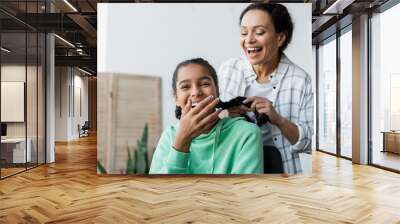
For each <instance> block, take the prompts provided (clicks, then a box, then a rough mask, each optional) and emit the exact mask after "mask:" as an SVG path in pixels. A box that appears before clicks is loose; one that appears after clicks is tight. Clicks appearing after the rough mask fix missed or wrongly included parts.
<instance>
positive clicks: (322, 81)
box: [318, 39, 336, 153]
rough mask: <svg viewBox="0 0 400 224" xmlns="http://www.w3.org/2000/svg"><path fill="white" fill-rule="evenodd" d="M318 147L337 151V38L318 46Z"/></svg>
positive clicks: (333, 151) (323, 149)
mask: <svg viewBox="0 0 400 224" xmlns="http://www.w3.org/2000/svg"><path fill="white" fill-rule="evenodd" d="M318 66H319V69H318V82H319V83H318V101H319V102H318V107H319V108H318V118H319V122H318V149H319V150H322V151H326V152H330V153H336V39H333V40H332V41H329V42H328V43H326V44H324V45H320V46H319V48H318Z"/></svg>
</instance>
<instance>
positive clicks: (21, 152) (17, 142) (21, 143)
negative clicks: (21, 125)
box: [1, 138, 32, 163]
mask: <svg viewBox="0 0 400 224" xmlns="http://www.w3.org/2000/svg"><path fill="white" fill-rule="evenodd" d="M26 142H28V144H27V146H28V147H26V153H25V138H6V139H1V154H2V155H1V157H2V159H5V160H6V163H25V162H31V160H32V154H31V145H32V141H31V139H30V138H27V141H26ZM11 154H12V156H11ZM11 158H12V159H11ZM25 159H26V161H25Z"/></svg>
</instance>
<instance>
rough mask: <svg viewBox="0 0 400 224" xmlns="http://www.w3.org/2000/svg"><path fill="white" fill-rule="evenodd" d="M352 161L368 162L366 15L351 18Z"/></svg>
mask: <svg viewBox="0 0 400 224" xmlns="http://www.w3.org/2000/svg"><path fill="white" fill-rule="evenodd" d="M352 29H353V34H352V38H353V40H352V44H353V59H352V61H353V105H352V106H353V114H352V115H353V116H352V122H353V124H352V125H353V128H352V133H353V137H352V145H353V153H352V157H353V162H354V163H358V164H367V163H368V39H367V38H368V15H362V16H360V17H358V18H356V19H354V20H353V25H352Z"/></svg>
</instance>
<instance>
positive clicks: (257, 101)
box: [243, 96, 283, 127]
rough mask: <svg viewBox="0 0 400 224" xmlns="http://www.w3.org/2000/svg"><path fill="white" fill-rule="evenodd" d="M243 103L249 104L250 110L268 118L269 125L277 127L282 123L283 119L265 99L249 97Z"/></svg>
mask: <svg viewBox="0 0 400 224" xmlns="http://www.w3.org/2000/svg"><path fill="white" fill-rule="evenodd" d="M243 103H251V110H252V111H254V110H257V112H258V113H260V114H261V113H263V114H266V115H267V116H268V118H269V121H270V122H271V124H274V125H276V126H278V127H279V125H280V124H281V123H282V120H283V118H282V117H281V115H280V114H278V112H276V110H275V108H274V107H273V106H272V102H271V101H269V100H268V99H266V98H263V97H258V96H251V97H248V98H247V99H246V100H245V101H243Z"/></svg>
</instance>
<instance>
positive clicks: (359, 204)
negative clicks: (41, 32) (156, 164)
mask: <svg viewBox="0 0 400 224" xmlns="http://www.w3.org/2000/svg"><path fill="white" fill-rule="evenodd" d="M56 158H57V159H56V163H55V164H51V165H46V166H41V167H39V168H36V169H33V170H30V171H28V172H26V173H22V174H19V175H17V176H13V177H10V178H8V179H5V180H2V181H0V223H44V222H47V223H250V222H251V223H374V224H375V223H385V224H386V223H400V175H399V174H395V173H391V172H387V171H384V170H380V169H377V168H374V167H369V166H359V165H352V164H351V162H350V161H347V160H342V159H337V158H335V157H332V156H329V155H326V154H322V153H318V152H317V153H315V154H314V156H313V163H314V164H313V172H314V173H313V175H312V176H293V177H283V176H279V175H272V176H234V177H233V176H229V177H227V176H213V177H210V176H195V177H132V176H131V177H127V176H98V175H97V174H96V139H95V138H94V137H90V138H84V139H82V140H81V141H76V142H70V143H68V144H57V147H56Z"/></svg>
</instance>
